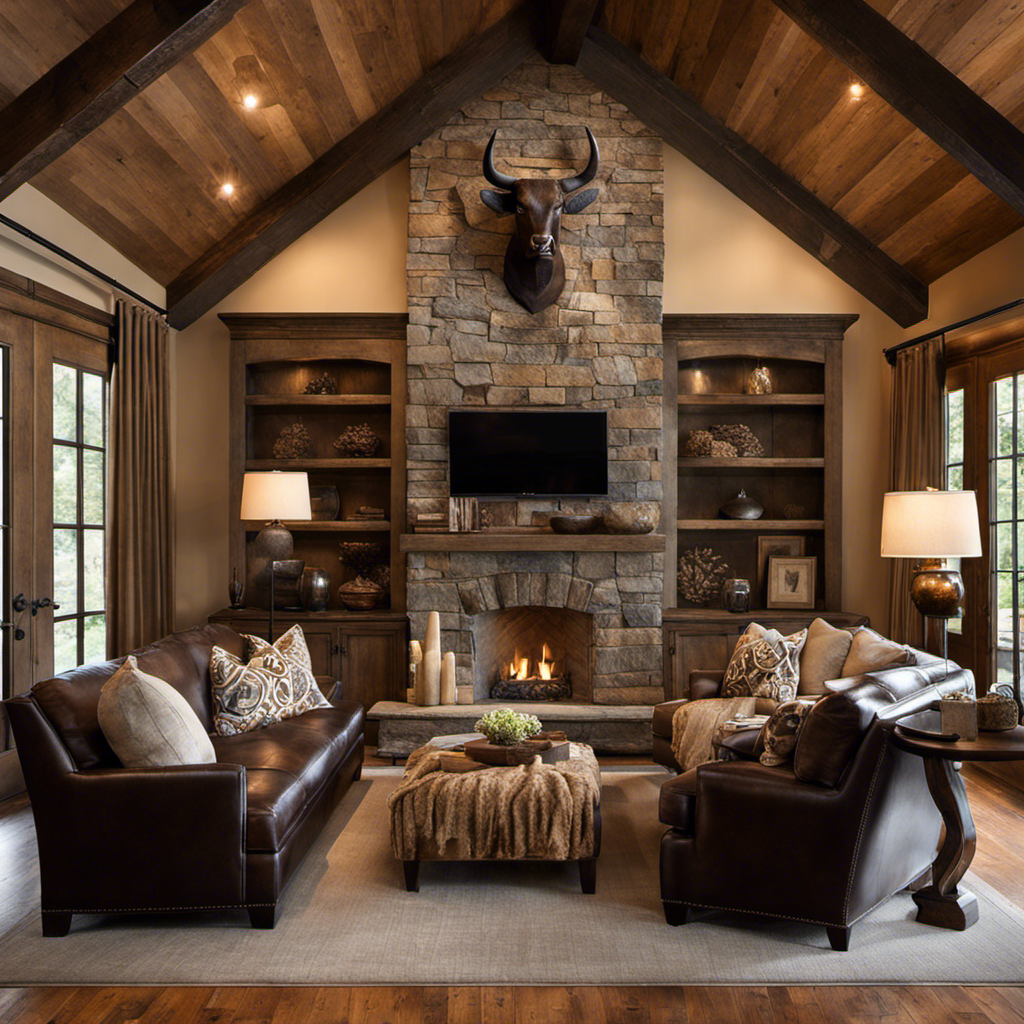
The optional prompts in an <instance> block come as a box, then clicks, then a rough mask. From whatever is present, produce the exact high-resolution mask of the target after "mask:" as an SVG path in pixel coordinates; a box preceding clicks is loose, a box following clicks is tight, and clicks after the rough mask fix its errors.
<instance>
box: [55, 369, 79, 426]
mask: <svg viewBox="0 0 1024 1024" xmlns="http://www.w3.org/2000/svg"><path fill="white" fill-rule="evenodd" d="M77 383H78V372H77V371H76V370H74V369H73V368H72V367H70V366H61V364H60V363H54V364H53V436H54V437H55V438H59V439H60V440H62V441H77V440H78V418H77V416H76V411H77V405H78V393H77V391H78V389H77Z"/></svg>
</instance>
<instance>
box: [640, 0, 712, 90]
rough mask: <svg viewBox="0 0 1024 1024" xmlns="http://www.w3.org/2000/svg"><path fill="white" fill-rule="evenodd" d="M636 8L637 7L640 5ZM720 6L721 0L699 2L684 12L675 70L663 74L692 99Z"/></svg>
mask: <svg viewBox="0 0 1024 1024" xmlns="http://www.w3.org/2000/svg"><path fill="white" fill-rule="evenodd" d="M635 6H636V7H637V8H639V7H640V5H639V4H637V5H635ZM721 6H722V4H721V0H699V2H696V3H691V4H690V7H689V10H687V12H686V21H685V22H683V31H682V32H681V33H680V36H679V49H678V50H677V52H676V63H675V67H674V68H672V69H671V70H670V71H666V74H667V75H668V77H669V78H671V79H672V81H674V82H675V83H676V85H678V86H679V87H680V88H681V89H685V90H686V91H687V92H688V93H689V94H690V96H691V97H694V96H696V82H697V76H698V75H699V74H700V69H701V66H702V65H703V63H704V61H705V59H706V58H707V55H708V46H709V44H710V41H711V33H712V32H714V30H715V21H716V19H717V17H718V11H719V8H720V7H721ZM630 49H633V47H630Z"/></svg>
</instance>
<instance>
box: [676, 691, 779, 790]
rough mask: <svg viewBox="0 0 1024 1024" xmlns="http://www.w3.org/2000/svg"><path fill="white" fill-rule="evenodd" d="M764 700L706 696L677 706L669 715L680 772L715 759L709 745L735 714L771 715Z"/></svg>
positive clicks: (770, 706)
mask: <svg viewBox="0 0 1024 1024" xmlns="http://www.w3.org/2000/svg"><path fill="white" fill-rule="evenodd" d="M775 706H776V703H775V701H773V700H770V699H769V698H767V697H706V698H704V699H703V700H690V701H687V702H686V703H685V704H680V705H679V707H677V708H676V710H675V713H674V714H673V715H672V754H673V755H674V756H675V759H676V761H677V762H678V763H679V767H680V768H682V769H683V771H684V772H685V771H689V770H690V769H691V768H696V767H697V765H699V764H704V763H705V762H706V761H711V760H713V759H714V756H715V752H714V749H713V748H712V746H711V741H712V739H714V736H715V732H716V731H717V730H718V728H719V726H721V725H722V724H724V723H725V722H727V721H728V720H729V719H730V718H735V717H736V716H737V715H770V714H771V713H772V711H774V710H775Z"/></svg>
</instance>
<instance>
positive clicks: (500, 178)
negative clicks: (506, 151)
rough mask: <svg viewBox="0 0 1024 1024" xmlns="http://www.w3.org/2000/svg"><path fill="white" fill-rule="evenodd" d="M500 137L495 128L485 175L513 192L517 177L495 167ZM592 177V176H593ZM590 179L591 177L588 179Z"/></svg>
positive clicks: (487, 157) (498, 185)
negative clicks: (497, 144) (495, 141)
mask: <svg viewBox="0 0 1024 1024" xmlns="http://www.w3.org/2000/svg"><path fill="white" fill-rule="evenodd" d="M497 137H498V129H497V128H495V129H494V134H493V135H492V136H491V141H490V142H488V143H487V148H486V149H485V150H484V177H485V178H486V179H487V180H488V181H489V182H490V183H491V184H492V185H493V186H494V187H495V188H503V189H505V191H506V192H511V191H512V188H513V186H514V185H515V183H516V179H515V178H513V177H512V176H511V175H509V174H502V173H501V172H500V171H498V170H495V167H494V156H493V155H492V154H493V151H494V140H495V139H496V138H497ZM591 177H592V176H591ZM587 180H588V181H589V180H590V179H589V178H588V179H587Z"/></svg>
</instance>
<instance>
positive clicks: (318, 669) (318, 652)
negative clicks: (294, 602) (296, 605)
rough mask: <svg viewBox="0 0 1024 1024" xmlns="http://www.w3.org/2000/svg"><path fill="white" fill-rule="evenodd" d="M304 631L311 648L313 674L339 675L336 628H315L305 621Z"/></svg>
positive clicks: (310, 657)
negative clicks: (336, 653) (336, 654)
mask: <svg viewBox="0 0 1024 1024" xmlns="http://www.w3.org/2000/svg"><path fill="white" fill-rule="evenodd" d="M302 632H303V634H304V635H305V637H306V646H307V647H308V648H309V660H310V661H312V663H313V675H315V676H334V678H335V679H337V677H338V668H339V665H338V658H337V657H335V652H336V651H337V650H338V640H337V637H336V636H335V633H336V632H337V631H336V630H334V629H313V628H312V627H311V626H309V625H307V624H306V623H303V625H302Z"/></svg>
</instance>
